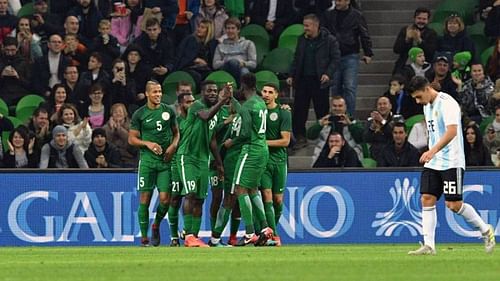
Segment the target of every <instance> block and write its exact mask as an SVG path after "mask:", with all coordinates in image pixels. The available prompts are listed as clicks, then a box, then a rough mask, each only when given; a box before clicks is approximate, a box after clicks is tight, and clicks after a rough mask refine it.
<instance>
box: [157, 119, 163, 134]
mask: <svg viewBox="0 0 500 281" xmlns="http://www.w3.org/2000/svg"><path fill="white" fill-rule="evenodd" d="M161 129H163V126H162V125H161V121H160V120H158V121H156V130H157V131H161Z"/></svg>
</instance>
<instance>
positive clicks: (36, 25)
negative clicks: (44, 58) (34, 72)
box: [31, 0, 67, 50]
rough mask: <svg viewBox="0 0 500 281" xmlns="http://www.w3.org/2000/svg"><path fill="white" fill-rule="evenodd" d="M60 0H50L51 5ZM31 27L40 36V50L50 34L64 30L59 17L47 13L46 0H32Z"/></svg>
mask: <svg viewBox="0 0 500 281" xmlns="http://www.w3.org/2000/svg"><path fill="white" fill-rule="evenodd" d="M60 2H62V1H58V2H56V1H52V3H51V6H56V5H57V4H59V3H60ZM66 11H67V10H66ZM63 18H64V17H63ZM31 27H32V28H31V30H32V31H33V33H34V34H38V36H40V44H41V46H42V50H43V49H45V47H46V46H47V42H48V40H49V36H50V35H51V34H56V33H57V34H62V33H63V32H64V28H63V26H62V23H61V19H60V18H59V17H58V15H57V14H52V13H49V5H48V4H47V1H46V0H35V1H34V2H33V16H32V17H31Z"/></svg>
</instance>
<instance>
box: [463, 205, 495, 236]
mask: <svg viewBox="0 0 500 281" xmlns="http://www.w3.org/2000/svg"><path fill="white" fill-rule="evenodd" d="M457 214H459V215H461V216H462V217H464V219H465V220H466V221H467V222H468V223H469V224H470V225H472V226H473V227H475V228H479V230H480V231H481V233H482V234H485V233H486V232H488V230H489V226H488V225H487V224H486V223H485V222H484V221H483V219H482V218H481V217H480V216H479V214H478V213H477V212H476V210H475V209H474V207H472V206H471V205H469V204H467V203H462V208H460V210H458V212H457Z"/></svg>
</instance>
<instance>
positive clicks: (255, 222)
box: [252, 208, 262, 233]
mask: <svg viewBox="0 0 500 281" xmlns="http://www.w3.org/2000/svg"><path fill="white" fill-rule="evenodd" d="M253 209H255V208H253ZM252 219H253V228H254V229H255V233H260V231H261V230H262V227H261V226H260V221H259V219H258V218H257V217H256V216H255V212H254V216H252Z"/></svg>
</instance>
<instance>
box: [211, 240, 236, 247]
mask: <svg viewBox="0 0 500 281" xmlns="http://www.w3.org/2000/svg"><path fill="white" fill-rule="evenodd" d="M208 246H210V247H216V248H228V247H232V246H231V245H227V244H225V243H224V242H222V240H220V241H219V242H217V243H212V240H208Z"/></svg>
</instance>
